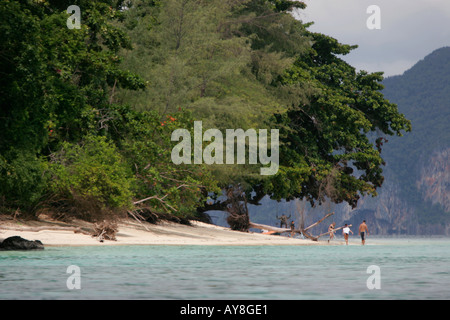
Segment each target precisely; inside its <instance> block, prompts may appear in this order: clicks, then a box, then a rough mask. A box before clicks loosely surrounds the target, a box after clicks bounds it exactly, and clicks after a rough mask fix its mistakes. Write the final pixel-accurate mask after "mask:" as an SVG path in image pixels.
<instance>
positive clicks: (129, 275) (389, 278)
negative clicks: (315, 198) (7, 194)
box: [0, 238, 450, 300]
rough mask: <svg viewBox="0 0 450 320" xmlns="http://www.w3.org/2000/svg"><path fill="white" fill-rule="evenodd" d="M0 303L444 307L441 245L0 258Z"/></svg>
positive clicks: (444, 243)
mask: <svg viewBox="0 0 450 320" xmlns="http://www.w3.org/2000/svg"><path fill="white" fill-rule="evenodd" d="M352 240H353V241H354V242H353V243H355V244H356V243H358V242H357V240H356V239H355V238H354V239H352ZM71 265H75V266H77V267H79V275H80V276H79V278H76V276H77V273H76V272H74V273H67V271H68V267H69V266H71ZM369 266H378V267H379V272H375V273H368V267H369ZM69 271H70V270H69ZM72 272H73V271H72ZM377 275H379V278H378V279H375V280H374V277H375V276H377ZM369 278H370V279H369ZM78 279H79V282H77V280H78ZM368 279H369V282H370V283H373V284H374V283H379V284H380V286H381V287H380V289H376V288H375V289H372V290H371V289H369V288H368V286H367V282H368ZM68 280H69V283H71V284H76V283H80V285H81V288H80V289H73V290H70V289H68V286H67V282H68ZM376 281H378V282H376ZM0 299H102V300H103V299H187V300H189V299H208V300H209V299H214V300H224V299H233V300H235V299H255V300H256V299H274V300H277V299H296V300H297V299H450V239H448V238H436V239H426V238H408V239H406V238H405V239H374V238H369V239H368V243H367V245H366V246H359V245H351V246H344V245H342V246H264V247H262V246H261V247H254V246H114V247H112V246H108V247H106V246H105V247H49V248H46V249H45V250H43V251H38V252H0Z"/></svg>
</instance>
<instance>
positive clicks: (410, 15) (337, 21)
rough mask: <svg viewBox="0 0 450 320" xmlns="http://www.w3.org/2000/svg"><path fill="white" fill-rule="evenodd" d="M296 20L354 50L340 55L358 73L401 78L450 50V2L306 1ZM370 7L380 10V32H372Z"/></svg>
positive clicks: (413, 0) (409, 0) (414, 0)
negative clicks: (420, 63) (444, 49)
mask: <svg viewBox="0 0 450 320" xmlns="http://www.w3.org/2000/svg"><path fill="white" fill-rule="evenodd" d="M304 2H305V3H306V4H307V5H308V7H307V8H306V10H302V11H300V13H299V15H297V17H298V18H299V19H301V20H302V21H303V22H311V21H313V22H314V25H313V26H312V27H310V28H309V30H311V31H315V32H321V33H324V34H326V35H329V36H332V37H334V38H336V39H337V40H339V42H341V43H345V44H352V45H353V44H357V45H358V46H359V47H358V49H356V50H354V51H353V52H352V53H351V54H349V55H347V56H345V57H343V58H344V60H346V61H347V62H349V63H350V64H351V65H352V66H354V67H355V68H356V69H358V70H359V69H363V70H367V71H369V72H375V71H384V72H385V76H391V75H397V74H402V73H403V72H404V71H406V70H407V69H409V68H410V67H412V66H413V65H414V64H415V63H416V62H418V61H419V60H421V59H423V58H424V57H425V56H426V55H428V54H430V53H431V52H432V51H434V50H436V49H438V48H441V47H445V46H450V0H369V1H368V0H304ZM370 5H377V6H378V7H379V8H380V17H381V29H379V30H376V29H375V30H370V29H369V28H368V27H367V20H368V19H369V17H370V16H371V14H369V13H367V8H368V7H369V6H370Z"/></svg>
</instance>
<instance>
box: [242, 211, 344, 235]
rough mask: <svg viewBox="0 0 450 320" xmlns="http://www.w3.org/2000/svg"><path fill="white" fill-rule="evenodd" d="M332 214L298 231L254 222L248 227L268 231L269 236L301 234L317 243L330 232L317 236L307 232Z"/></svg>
mask: <svg viewBox="0 0 450 320" xmlns="http://www.w3.org/2000/svg"><path fill="white" fill-rule="evenodd" d="M333 214H334V212H331V213H328V214H327V215H325V216H324V217H323V218H322V219H320V220H319V221H317V222H315V223H313V224H312V225H310V226H309V227H306V228H299V229H294V230H292V229H290V228H277V227H273V226H268V225H265V224H259V223H254V222H251V221H250V222H249V227H250V228H255V229H261V230H268V231H269V232H270V231H271V232H272V233H271V234H281V233H284V232H291V233H301V234H303V236H305V237H306V238H308V239H311V240H313V241H318V240H319V238H320V237H323V236H324V235H327V234H329V233H330V232H331V231H330V232H326V233H322V234H320V235H319V236H313V235H311V234H310V233H309V232H308V230H309V229H311V228H312V227H315V226H317V225H318V224H320V223H321V222H323V221H324V220H325V219H326V218H328V217H330V216H332V215H333ZM342 228H344V227H340V228H337V229H334V230H333V231H336V230H340V229H342ZM266 234H268V233H266Z"/></svg>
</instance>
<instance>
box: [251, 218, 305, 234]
mask: <svg viewBox="0 0 450 320" xmlns="http://www.w3.org/2000/svg"><path fill="white" fill-rule="evenodd" d="M249 227H250V228H255V229H264V230H269V231H275V232H279V233H283V232H291V229H288V228H277V227H273V226H268V225H265V224H259V223H254V222H251V221H250V224H249ZM297 232H299V231H298V230H297Z"/></svg>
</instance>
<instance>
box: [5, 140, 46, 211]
mask: <svg viewBox="0 0 450 320" xmlns="http://www.w3.org/2000/svg"><path fill="white" fill-rule="evenodd" d="M8 159H12V160H8ZM47 166H48V164H47V161H46V160H45V159H43V158H39V157H37V156H36V155H35V154H34V153H32V152H29V151H27V150H18V149H13V150H12V151H10V152H9V153H8V154H5V156H3V155H0V178H1V183H0V205H2V206H4V207H6V208H8V207H9V208H11V209H13V210H16V209H18V208H33V207H34V206H35V205H36V204H37V203H38V202H39V201H40V200H41V196H42V194H43V192H45V190H46V188H47V182H48V175H47V174H46V168H47Z"/></svg>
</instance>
